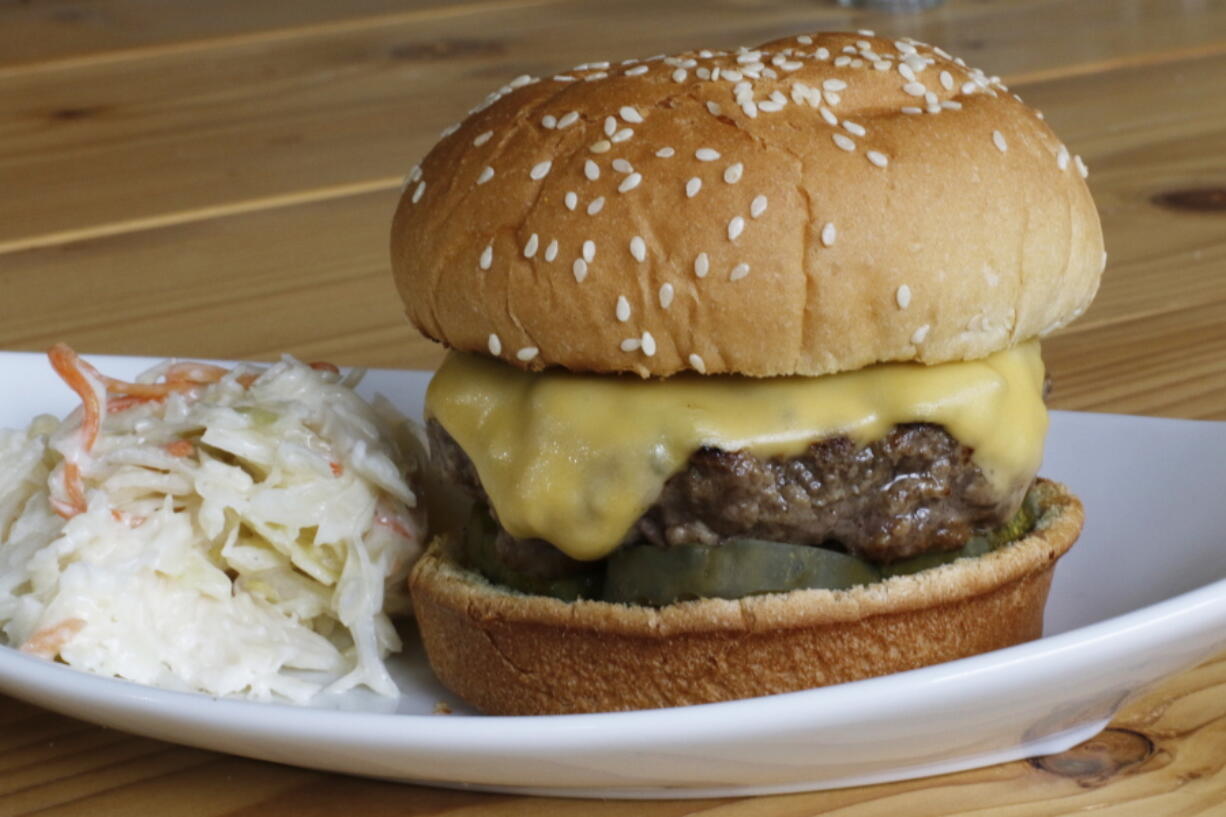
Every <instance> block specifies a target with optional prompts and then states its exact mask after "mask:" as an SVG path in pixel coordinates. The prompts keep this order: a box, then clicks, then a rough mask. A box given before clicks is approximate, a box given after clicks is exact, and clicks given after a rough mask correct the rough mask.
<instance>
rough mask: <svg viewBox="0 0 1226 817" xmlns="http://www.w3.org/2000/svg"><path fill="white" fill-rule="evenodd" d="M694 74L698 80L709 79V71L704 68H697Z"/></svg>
mask: <svg viewBox="0 0 1226 817" xmlns="http://www.w3.org/2000/svg"><path fill="white" fill-rule="evenodd" d="M715 70H717V71H718V70H719V69H718V68H717V69H715ZM694 73H695V74H697V75H698V78H699V79H710V78H711V69H710V68H706V67H705V66H704V67H703V68H699V69H698V70H697V71H695V72H694Z"/></svg>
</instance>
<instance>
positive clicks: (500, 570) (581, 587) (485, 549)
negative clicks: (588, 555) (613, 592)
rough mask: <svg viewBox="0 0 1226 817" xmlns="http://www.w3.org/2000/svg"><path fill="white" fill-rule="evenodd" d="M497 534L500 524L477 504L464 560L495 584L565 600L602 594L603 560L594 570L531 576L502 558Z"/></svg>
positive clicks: (466, 533)
mask: <svg viewBox="0 0 1226 817" xmlns="http://www.w3.org/2000/svg"><path fill="white" fill-rule="evenodd" d="M497 536H498V526H497V525H496V524H495V523H494V520H493V518H492V517H491V516H490V515H489V514H488V513H487V512H486V511H484V510H483V509H480V508H474V509H473V512H472V515H471V516H469V519H468V525H467V526H466V527H465V528H464V540H463V554H462V560H463V562H464V565H465V567H468V568H469V569H471V570H475V571H477V572H478V573H480V574H481V575H483V576H485V578H487V579H489V580H490V581H491V582H492V583H494V584H501V585H503V586H505V587H509V588H511V589H512V590H518V591H519V592H521V593H528V594H530V595H534V596H550V597H552V598H555V599H561V600H562V601H576V600H578V599H598V598H600V589H601V583H602V581H603V578H604V575H603V574H604V572H603V570H602V569H601V565H600V563H596V564H595V565H593V567H592V568H591V569H590V570H586V571H583V572H581V573H575V574H573V575H570V576H563V577H561V578H557V579H543V578H539V577H537V576H528V575H525V574H523V573H520V572H519V571H517V570H514V569H512V568H510V567H507V566H506V565H505V564H503V563H502V561H500V560H499V559H498V555H497V553H495V550H494V540H495V538H496V537H497Z"/></svg>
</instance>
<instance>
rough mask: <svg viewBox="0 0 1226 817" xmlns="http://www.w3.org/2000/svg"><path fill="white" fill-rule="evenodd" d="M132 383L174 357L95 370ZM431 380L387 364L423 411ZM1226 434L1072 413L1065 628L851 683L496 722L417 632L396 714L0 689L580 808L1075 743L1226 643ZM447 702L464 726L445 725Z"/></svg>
mask: <svg viewBox="0 0 1226 817" xmlns="http://www.w3.org/2000/svg"><path fill="white" fill-rule="evenodd" d="M91 360H93V362H95V363H96V365H98V366H99V368H101V369H102V370H103V371H105V372H107V373H108V374H112V375H115V376H121V377H126V376H131V375H133V374H135V373H136V372H138V371H139V370H141V369H143V368H145V367H147V366H149V365H152V364H153V363H154V362H155V361H153V360H151V359H141V358H118V357H113V358H107V357H94V358H91ZM428 378H429V375H428V374H427V373H424V372H390V371H376V372H371V373H370V375H369V376H368V378H367V380H366V381H365V383H364V387H363V390H364V391H366V392H368V393H370V392H374V391H379V392H382V393H383V394H385V395H387V396H388V397H389V398H391V399H392V400H393V402H395V403H396V404H397V405H399V406H400V407H401V408H402V409H403V410H404V411H406V412H408V413H409V414H411V415H412V416H420V411H421V402H422V396H423V393H424V390H425V384H426V382H427V380H428ZM0 394H2V395H4V398H3V404H0V427H15V426H20V425H23V424H24V423H26V422H27V421H28V420H29V419H30V418H31V417H32V416H33V415H34V414H36V413H39V412H52V413H57V414H61V415H62V414H63V413H65V412H66V411H68V410H70V409H71V408H72V407H73V405H74V398H73V396H72V394H71V393H70V392H69V391H68V390H67V389H66V388H65V387H63V386H62V385H61V384H60V383H59V382H58V380H57V379H56V377H55V376H54V374H52V373H51V371H50V370H49V368H48V367H47V365H46V363H45V362H44V358H43V357H42V356H41V355H33V354H24V353H15V352H12V353H0ZM1222 463H1226V423H1206V422H1194V421H1183V420H1163V419H1154V418H1146V417H1127V416H1114V415H1095V414H1072V413H1064V412H1055V413H1054V414H1053V416H1052V429H1051V433H1050V435H1049V437H1048V443H1047V460H1046V464H1045V466H1044V469H1043V471H1044V474H1045V475H1047V476H1049V477H1051V478H1053V479H1057V480H1060V481H1062V482H1066V483H1068V484H1069V485H1070V486H1072V488H1073V489H1074V490H1075V491H1076V492H1077V493H1078V494H1079V495H1080V496H1081V497H1082V499H1083V501H1084V502H1085V505H1086V516H1087V519H1088V521H1087V524H1086V530H1085V533H1084V534H1083V536H1082V539H1081V541H1080V542H1079V543H1078V544H1077V546H1076V547H1075V548H1073V550H1072V551H1071V552H1070V553H1069V555H1068V556H1066V557H1065V558H1064V559H1063V560H1062V561H1061V562H1060V565H1059V567H1058V569H1057V571H1056V579H1055V583H1054V585H1053V588H1052V595H1051V601H1050V602H1049V604H1048V609H1047V621H1046V633H1047V635H1046V636H1045V637H1044V638H1042V639H1040V640H1038V641H1033V642H1030V643H1028V644H1023V645H1020V646H1017V647H1011V648H1009V649H1005V650H999V651H997V652H993V653H988V654H986V655H980V656H976V657H974V658H967V659H963V660H961V661H953V662H950V663H947V664H941V665H938V666H933V667H926V668H924V669H919V670H914V671H911V672H905V673H900V674H898V675H891V676H887V677H884V678H874V679H871V680H867V681H859V682H856V683H851V684H843V685H841V686H835V687H827V688H825V689H814V690H809V691H806V692H796V693H791V694H788V695H775V696H771V697H765V698H755V699H752V700H746V701H735V702H731V703H722V704H709V705H705V706H693V707H684V708H677V709H664V710H652V711H646V712H626V713H612V714H604V715H565V716H551V717H533V718H493V717H484V716H480V715H476V714H473V713H472V711H471V710H469V709H468V708H466V707H464V706H463V705H462V704H461V703H460V702H459V701H457V700H456V699H455V698H454V697H453V696H451V695H449V694H448V693H447V692H446V691H445V690H443V689H442V688H441V687H440V686H439V685H438V683H437V681H435V680H434V678H433V676H432V675H431V674H430V671H429V668H428V667H427V666H426V664H425V660H424V658H423V656H422V654H421V651H420V648H419V647H418V646H417V645H416V644H415V643H414V642H412V641H411V640H410V644H409V647H408V649H407V651H406V652H405V653H404V654H403V655H401V656H399V657H397V658H396V659H394V661H393V669H394V673H395V675H396V677H397V680H398V682H399V683H400V687H401V689H402V691H403V694H402V696H401V698H400V700H399V701H391V702H381V701H379V700H378V699H377V698H375V697H374V696H371V695H369V694H362V693H350V694H349V695H347V696H344V697H343V698H342V699H341V700H339V701H336V702H334V705H335V706H337V707H338V708H339V709H322V708H314V709H302V708H296V707H292V706H282V705H276V704H257V703H249V702H245V701H239V700H224V699H214V698H210V697H207V696H204V695H191V694H184V693H177V692H168V691H165V690H160V689H151V688H148V687H142V686H139V685H136V684H132V683H128V682H124V681H117V680H111V679H107V678H100V677H95V676H92V675H88V674H85V673H81V672H77V671H76V670H73V669H71V668H69V667H66V666H63V665H59V664H53V663H48V662H46V661H41V660H38V659H35V658H31V657H28V656H25V655H22V654H20V653H18V652H16V651H15V650H12V649H10V648H7V647H0V690H2V691H4V692H6V693H8V694H10V695H13V696H15V697H17V698H21V699H24V700H26V701H29V702H31V703H34V704H37V705H39V706H43V707H46V708H48V709H52V710H55V711H57V712H62V713H64V714H66V715H71V716H73V717H76V718H81V719H83V720H87V721H92V722H94V723H99V724H103V725H106V726H111V727H114V728H117V729H122V730H125V731H128V732H135V733H138V734H141V735H147V736H149V737H154V738H160V739H162V740H167V741H172V742H175V743H184V744H188V745H191V746H198V747H202V748H206V749H213V750H217V751H221V752H229V753H232V754H237V755H245V756H247V757H253V758H260V759H263V760H272V761H277V762H281V763H289V764H293V765H298V766H308V767H312V768H317V769H326V770H330V771H336V772H346V773H350V774H358V775H365V776H371V777H381V778H389V779H393V780H403V781H412V782H416V783H427V784H433V785H441V786H452V787H472V788H480V789H491V790H499V791H514V792H521V793H534V794H550V795H564V796H571V797H717V796H728V795H737V794H766V793H775V792H789V791H802V790H807V789H822V788H835V787H841V786H852V785H861V784H866V783H876V782H883V781H887V780H900V779H905V778H913V777H921V776H925V775H932V774H943V773H946V772H952V771H957V770H959V769H968V768H973V767H977V766H985V765H989V764H993V763H999V762H1003V761H1007V760H1014V759H1017V758H1023V757H1029V756H1034V755H1040V754H1049V753H1052V752H1059V751H1063V750H1064V749H1067V748H1069V747H1071V746H1074V745H1075V744H1077V743H1079V742H1081V741H1082V740H1085V739H1086V738H1089V737H1091V736H1092V735H1094V734H1095V733H1097V732H1098V731H1099V730H1100V729H1102V728H1103V727H1104V726H1105V725H1106V724H1107V722H1108V721H1109V720H1110V718H1111V716H1112V715H1113V714H1114V713H1115V712H1116V711H1117V710H1118V709H1119V707H1120V706H1121V705H1122V704H1123V703H1124V702H1125V701H1127V700H1128V699H1129V698H1130V697H1131V696H1133V695H1135V694H1136V693H1137V692H1138V691H1139V690H1141V689H1142V688H1144V687H1146V686H1148V685H1151V684H1153V683H1155V682H1156V681H1158V680H1160V679H1162V678H1163V677H1165V676H1168V675H1170V674H1172V673H1175V672H1178V671H1180V670H1182V669H1185V668H1188V667H1191V666H1193V665H1195V664H1196V663H1198V662H1200V661H1201V660H1203V659H1205V658H1208V657H1209V656H1211V655H1213V654H1214V653H1216V652H1218V651H1220V650H1222V649H1223V648H1226V534H1224V533H1223V532H1224V531H1226V502H1224V501H1223V494H1222V486H1223V484H1224V483H1226V479H1223V476H1224V474H1223V465H1222ZM439 702H446V703H448V704H449V705H450V706H451V707H452V709H453V710H454V714H451V715H436V714H432V713H433V711H434V708H435V705H436V704H437V703H439Z"/></svg>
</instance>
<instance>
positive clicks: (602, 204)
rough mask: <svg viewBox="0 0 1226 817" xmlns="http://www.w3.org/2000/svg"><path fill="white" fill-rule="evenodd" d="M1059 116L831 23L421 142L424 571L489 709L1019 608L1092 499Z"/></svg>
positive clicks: (929, 638) (649, 703) (932, 637)
mask: <svg viewBox="0 0 1226 817" xmlns="http://www.w3.org/2000/svg"><path fill="white" fill-rule="evenodd" d="M1084 175H1085V165H1084V164H1083V163H1082V162H1081V160H1080V158H1076V157H1070V155H1069V152H1068V150H1067V149H1066V148H1065V147H1064V145H1062V144H1061V143H1060V141H1059V140H1058V139H1057V138H1056V136H1055V135H1054V134H1053V133H1052V131H1051V130H1050V129H1049V128H1048V127H1047V125H1046V124H1045V123H1044V122H1043V118H1042V116H1041V115H1040V114H1039V113H1038V112H1036V111H1034V110H1033V109H1031V108H1029V107H1027V106H1026V105H1024V104H1023V103H1022V102H1021V101H1020V99H1019V98H1018V97H1016V96H1015V95H1013V94H1011V93H1009V92H1008V90H1007V89H1006V88H1005V86H1004V85H1002V84H1001V82H1000V81H999V79H997V78H995V77H988V76H986V75H985V74H983V73H982V72H981V71H979V70H977V69H974V68H969V67H967V66H966V64H965V63H964V62H962V61H961V60H959V59H954V58H952V57H950V56H949V55H948V54H947V53H945V52H944V51H942V50H941V49H939V48H935V47H931V46H927V45H924V44H921V43H918V42H915V41H913V40H909V39H903V40H888V39H882V38H879V37H875V36H872V35H870V34H867V33H860V34H815V35H803V36H798V37H792V38H788V39H783V40H777V41H775V42H771V43H767V44H765V45H762V46H759V47H757V48H752V49H750V48H741V49H738V50H736V51H718V50H707V49H704V50H700V51H692V52H689V53H684V54H679V55H677V56H671V57H653V58H649V59H643V60H626V61H624V62H620V63H615V64H612V63H605V62H599V63H589V64H586V65H580V66H576V67H575V68H573V69H571V70H568V71H564V72H562V73H559V74H556V75H553V76H547V77H541V78H535V77H526V76H525V77H520V78H518V79H516V80H515V81H513V82H511V83H510V84H509V85H507V86H505V87H503V88H501V89H500V90H498V91H497V92H496V93H494V94H492V95H491V96H490V97H489V98H487V100H486V101H485V102H484V103H483V104H482V105H481V106H479V107H478V108H477V109H475V110H473V111H472V112H471V114H470V115H469V116H468V117H467V118H466V119H465V120H464V121H463V122H462V123H460V125H459V126H457V127H456V128H453V129H451V130H450V131H449V132H447V133H446V134H445V135H444V137H443V139H442V141H441V142H439V144H438V145H436V146H435V147H434V149H433V150H432V151H431V152H430V154H429V155H428V156H427V157H426V158H425V160H424V161H423V162H422V164H421V165H420V167H419V168H415V169H414V170H413V172H412V173H411V174H410V176H409V179H408V184H407V185H406V188H405V190H404V194H403V196H402V198H401V201H400V205H399V208H398V210H397V212H396V217H395V223H394V227H393V234H392V255H393V266H394V271H395V276H396V280H397V284H398V286H399V289H400V293H401V295H402V296H403V298H404V300H405V303H406V304H407V311H408V315H409V317H410V319H411V320H412V322H413V323H414V324H415V325H416V326H417V327H418V328H419V329H420V330H421V331H422V332H423V333H425V334H426V335H427V336H429V337H430V338H433V339H435V340H437V341H439V342H441V343H443V344H445V345H446V346H447V347H449V348H450V350H451V351H450V352H449V354H448V356H447V358H446V360H445V361H444V363H443V364H442V367H441V368H440V369H439V371H438V373H437V375H436V376H435V378H434V380H433V381H432V383H431V385H430V388H429V393H428V396H427V403H426V411H427V421H428V433H429V437H430V443H431V450H432V454H431V456H432V459H433V461H434V463H435V464H436V466H437V468H438V470H439V471H440V472H441V474H442V475H443V477H444V478H445V479H446V480H448V481H449V482H450V483H451V484H452V485H454V486H456V488H457V489H458V490H459V491H461V492H462V493H463V494H464V495H466V496H467V498H468V500H469V501H470V503H471V510H470V511H469V512H468V513H467V514H466V515H465V517H464V518H463V519H462V520H461V521H460V522H459V523H457V524H456V525H454V529H452V530H447V531H444V532H442V533H441V535H440V536H438V538H437V540H436V542H435V544H434V546H433V548H432V550H431V551H430V552H429V553H428V554H427V555H426V557H425V558H423V559H422V560H421V561H420V562H419V563H418V565H417V566H416V568H415V569H414V571H413V574H412V578H411V587H412V594H413V601H414V605H415V607H416V612H417V619H418V622H419V625H420V627H421V631H422V637H423V641H424V645H425V648H426V651H427V654H428V656H429V660H430V663H431V665H432V666H433V668H434V670H435V672H436V674H437V675H438V677H439V678H440V679H441V680H442V682H443V683H444V684H445V685H447V686H448V687H450V688H451V689H452V690H453V691H455V692H456V693H457V694H458V695H460V696H461V697H463V698H465V699H466V700H468V701H469V702H471V703H472V704H473V705H474V706H476V707H477V708H479V709H481V710H482V711H485V712H490V713H500V714H536V713H559V712H584V711H606V710H618V709H639V708H648V707H660V706H673V705H682V704H693V703H702V702H709V701H719V700H727V699H733V698H743V697H749V696H755V695H764V694H770V693H777V692H785V691H791V690H798V689H805V688H809V687H814V686H820V685H825V684H834V683H841V682H844V681H850V680H855V679H860V678H866V677H870V676H874V675H881V674H884V673H890V672H897V671H900V670H905V669H911V668H915V667H919V666H923V665H927V664H932V663H937V662H941V661H948V660H951V659H955V658H960V657H964V656H968V655H972V654H975V653H980V652H984V651H987V650H992V649H997V648H1001V647H1005V646H1008V645H1011V644H1016V643H1018V642H1021V641H1024V640H1027V639H1031V638H1035V637H1037V636H1038V635H1039V634H1040V631H1041V627H1042V616H1043V605H1044V603H1045V600H1046V596H1047V590H1048V586H1049V584H1050V581H1051V576H1052V570H1053V568H1054V565H1055V562H1056V560H1057V559H1058V558H1059V557H1060V555H1061V554H1063V553H1064V552H1065V551H1066V550H1067V549H1068V548H1069V547H1070V546H1071V545H1072V544H1073V541H1074V540H1075V539H1076V537H1077V535H1078V533H1079V532H1080V529H1081V524H1082V511H1081V506H1080V503H1079V502H1078V501H1077V499H1076V498H1075V497H1074V496H1072V495H1071V494H1070V493H1068V492H1067V491H1066V490H1065V489H1064V487H1063V486H1060V485H1057V484H1054V483H1051V482H1048V481H1045V480H1042V479H1037V478H1036V473H1037V471H1038V468H1039V464H1040V459H1041V456H1042V451H1043V437H1044V432H1045V430H1046V427H1047V412H1046V408H1045V405H1044V392H1045V373H1044V368H1043V362H1042V359H1041V357H1040V350H1039V338H1041V337H1042V336H1043V335H1046V334H1047V333H1049V332H1052V331H1053V330H1055V329H1057V328H1059V327H1061V326H1063V325H1065V324H1066V323H1068V322H1069V321H1070V320H1072V319H1073V318H1075V317H1077V316H1078V315H1079V314H1081V312H1082V311H1083V310H1084V309H1085V308H1086V306H1087V305H1088V304H1089V302H1090V300H1091V299H1092V297H1093V296H1094V293H1095V290H1096V289H1097V286H1098V281H1099V277H1100V273H1101V272H1102V268H1103V266H1104V262H1105V254H1104V252H1103V243H1102V235H1101V230H1100V227H1099V222H1098V217H1097V215H1096V212H1095V210H1094V205H1093V202H1092V201H1091V198H1090V194H1089V192H1088V190H1087V188H1086V185H1085V182H1084V181H1083V177H1084Z"/></svg>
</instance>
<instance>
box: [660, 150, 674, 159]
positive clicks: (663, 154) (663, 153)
mask: <svg viewBox="0 0 1226 817" xmlns="http://www.w3.org/2000/svg"><path fill="white" fill-rule="evenodd" d="M676 152H677V151H675V150H673V149H672V148H670V147H663V148H660V149H659V150H657V151H656V156H659V157H660V158H661V159H668V158H671V157H672V156H673V154H675V153H676Z"/></svg>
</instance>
